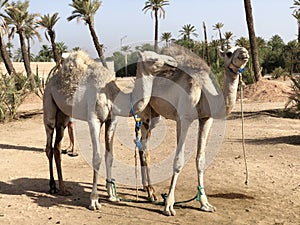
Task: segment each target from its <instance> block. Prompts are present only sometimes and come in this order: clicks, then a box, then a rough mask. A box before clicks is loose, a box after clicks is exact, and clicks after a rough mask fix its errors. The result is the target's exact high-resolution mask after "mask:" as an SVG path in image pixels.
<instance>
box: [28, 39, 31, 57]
mask: <svg viewBox="0 0 300 225" xmlns="http://www.w3.org/2000/svg"><path fill="white" fill-rule="evenodd" d="M30 49H31V48H30V40H29V38H27V55H28V59H29V62H30V61H31V55H30V54H31V53H30V52H31V50H30Z"/></svg>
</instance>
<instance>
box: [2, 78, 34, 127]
mask: <svg viewBox="0 0 300 225" xmlns="http://www.w3.org/2000/svg"><path fill="white" fill-rule="evenodd" d="M29 89H30V85H29V82H28V80H27V78H26V77H25V76H23V75H22V74H16V75H14V76H9V75H1V77H0V121H4V120H8V119H13V118H16V116H17V109H18V107H19V106H20V105H21V103H22V102H23V100H24V98H25V97H26V95H27V94H28V93H29Z"/></svg>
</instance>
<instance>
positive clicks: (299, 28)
mask: <svg viewBox="0 0 300 225" xmlns="http://www.w3.org/2000/svg"><path fill="white" fill-rule="evenodd" d="M298 44H299V47H300V19H299V20H298Z"/></svg>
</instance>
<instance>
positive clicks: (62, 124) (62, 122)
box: [53, 110, 71, 195]
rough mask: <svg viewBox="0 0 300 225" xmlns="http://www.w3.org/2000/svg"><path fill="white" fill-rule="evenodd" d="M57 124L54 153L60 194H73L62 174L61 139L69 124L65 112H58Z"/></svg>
mask: <svg viewBox="0 0 300 225" xmlns="http://www.w3.org/2000/svg"><path fill="white" fill-rule="evenodd" d="M56 118H57V119H56V126H55V128H56V129H55V132H56V135H55V142H54V148H53V154H54V159H55V164H56V169H57V176H58V182H59V192H58V193H59V194H61V195H71V193H70V192H69V191H68V190H67V188H66V186H65V184H64V181H63V176H62V167H61V141H62V139H63V137H64V130H65V128H66V126H67V123H68V120H69V117H67V116H66V115H65V114H63V113H62V112H61V111H60V110H59V111H58V112H57V117H56Z"/></svg>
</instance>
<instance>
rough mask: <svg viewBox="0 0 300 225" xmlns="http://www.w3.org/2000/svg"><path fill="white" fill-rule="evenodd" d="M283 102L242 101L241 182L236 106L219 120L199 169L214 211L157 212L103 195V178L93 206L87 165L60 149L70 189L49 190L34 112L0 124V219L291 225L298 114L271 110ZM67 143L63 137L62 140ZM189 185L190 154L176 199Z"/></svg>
mask: <svg viewBox="0 0 300 225" xmlns="http://www.w3.org/2000/svg"><path fill="white" fill-rule="evenodd" d="M26 104H27V105H26ZM283 105H284V103H283V102H279V103H274V102H268V103H262V102H260V103H257V102H251V103H246V104H245V112H246V113H245V116H246V118H245V136H246V149H247V159H248V169H249V184H248V185H247V186H246V185H245V184H244V181H245V168H244V161H243V152H242V145H241V120H240V114H239V108H238V105H237V107H236V110H235V112H234V113H233V114H232V116H231V117H230V118H229V119H228V120H227V121H226V133H225V137H224V140H223V144H222V146H221V150H220V151H219V152H218V155H217V157H216V158H215V160H214V161H213V163H212V164H211V165H210V166H209V167H208V168H207V170H206V174H205V184H206V193H207V194H208V198H209V201H210V203H211V204H212V205H214V206H215V207H217V211H216V212H215V213H205V212H201V211H199V210H198V208H199V203H198V202H196V201H193V202H190V203H187V204H184V205H182V206H181V207H179V206H177V207H176V212H177V215H176V216H175V217H166V216H164V215H162V210H163V207H162V206H160V205H153V204H149V203H133V202H120V203H110V202H108V201H107V200H106V196H107V194H106V191H105V178H104V177H101V179H100V182H101V184H100V185H99V191H100V201H101V203H102V208H101V210H100V211H90V210H88V209H87V206H88V204H89V194H90V191H91V182H92V169H91V168H90V166H89V165H88V164H87V163H86V161H85V159H84V158H83V157H82V154H81V153H80V156H79V157H76V158H71V157H68V156H67V155H63V156H62V157H63V174H64V179H65V181H66V185H67V187H68V188H69V189H70V190H71V192H72V194H73V195H72V196H68V197H66V196H59V195H51V194H49V193H48V189H49V187H48V182H49V180H48V178H49V174H48V160H47V157H46V155H45V152H44V148H45V132H44V128H43V123H42V115H41V114H38V115H35V116H30V117H27V118H26V119H20V120H18V121H14V122H10V123H6V124H0V162H1V163H0V171H1V173H0V174H1V175H0V224H18V223H22V224H122V225H123V224H134V223H138V224H155V225H157V224H214V225H215V224H228V225H229V224H230V225H232V224H247V225H248V224H271V225H275V224H276V225H281V224H284V225H289V224H295V225H296V224H298V225H299V224H300V121H299V120H294V119H287V118H281V117H280V116H278V113H276V110H274V109H278V108H282V107H283ZM22 107H23V108H21V109H22V110H32V109H33V108H39V107H41V102H40V100H38V99H35V100H30V101H27V102H25V104H24V105H23V106H22ZM166 124H167V126H168V129H169V130H170V131H171V132H170V133H171V135H170V137H168V138H167V141H164V142H163V148H164V149H171V151H173V148H174V146H175V144H174V143H175V133H174V129H175V126H174V123H172V122H169V121H167V122H166ZM154 132H155V130H154ZM115 142H116V143H115V155H116V157H122V156H124V154H126V155H128V154H127V153H126V152H125V153H124V148H125V147H124V146H123V145H121V144H120V143H119V141H118V140H117V139H116V141H115ZM67 145H68V138H67V137H66V138H65V140H64V146H65V147H66V146H67ZM161 148H162V146H161ZM157 154H159V151H158V152H156V151H154V152H153V153H152V155H153V158H154V159H155V158H157V157H158V155H157ZM132 157H133V155H132ZM163 172H164V171H162V173H163ZM55 175H56V173H55ZM55 177H56V176H55ZM169 183H170V179H167V180H165V181H163V182H160V183H158V184H155V188H156V192H157V195H158V196H159V195H160V193H165V192H167V190H168V185H169ZM196 188H197V178H196V169H195V162H194V159H191V160H190V161H189V162H188V163H187V165H186V166H185V167H184V169H183V171H182V174H181V175H180V177H179V180H178V184H177V188H176V194H175V197H176V200H177V201H181V200H186V199H189V198H192V197H193V196H195V194H196ZM118 192H119V194H120V195H122V196H123V197H126V198H128V199H134V198H135V197H134V196H135V187H132V186H125V185H121V184H118ZM139 195H140V200H144V199H145V197H146V193H144V192H142V191H139ZM160 200H161V199H160Z"/></svg>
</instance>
